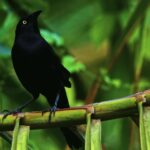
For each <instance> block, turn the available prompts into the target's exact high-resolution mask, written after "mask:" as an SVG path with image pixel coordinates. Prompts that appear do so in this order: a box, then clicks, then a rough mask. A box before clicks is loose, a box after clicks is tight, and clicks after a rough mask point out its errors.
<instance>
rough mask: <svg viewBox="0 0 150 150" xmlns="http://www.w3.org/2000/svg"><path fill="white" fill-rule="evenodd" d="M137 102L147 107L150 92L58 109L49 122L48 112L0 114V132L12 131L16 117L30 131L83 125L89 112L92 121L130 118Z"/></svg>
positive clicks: (135, 111)
mask: <svg viewBox="0 0 150 150" xmlns="http://www.w3.org/2000/svg"><path fill="white" fill-rule="evenodd" d="M139 101H145V103H144V105H149V104H150V90H146V91H144V92H140V93H136V94H134V95H131V96H127V97H124V98H119V99H114V100H109V101H105V102H100V103H94V104H90V105H85V106H82V107H74V108H68V109H60V110H57V111H56V112H55V114H51V117H50V120H49V115H50V112H46V113H44V114H43V115H42V112H40V111H39V112H24V113H18V114H16V115H8V116H7V117H6V118H5V119H2V118H3V116H4V114H0V131H7V130H13V128H14V126H15V120H16V118H17V117H20V125H26V126H30V128H31V129H41V128H48V127H59V126H70V125H77V124H84V123H86V116H87V113H89V112H90V113H91V114H92V115H91V117H92V119H101V120H110V119H114V118H120V117H127V116H132V115H135V114H138V107H137V103H138V102H139Z"/></svg>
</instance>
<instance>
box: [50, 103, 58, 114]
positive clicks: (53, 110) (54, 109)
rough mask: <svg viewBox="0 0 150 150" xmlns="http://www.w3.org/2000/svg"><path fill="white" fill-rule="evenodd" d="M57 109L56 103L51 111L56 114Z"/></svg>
mask: <svg viewBox="0 0 150 150" xmlns="http://www.w3.org/2000/svg"><path fill="white" fill-rule="evenodd" d="M56 110H57V106H56V105H54V106H53V107H52V108H50V112H51V113H54V114H55V112H56Z"/></svg>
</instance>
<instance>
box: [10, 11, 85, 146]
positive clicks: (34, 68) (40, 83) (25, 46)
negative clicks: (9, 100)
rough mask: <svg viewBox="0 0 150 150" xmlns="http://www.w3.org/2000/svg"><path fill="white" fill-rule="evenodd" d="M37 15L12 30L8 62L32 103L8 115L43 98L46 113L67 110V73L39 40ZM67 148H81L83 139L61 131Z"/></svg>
mask: <svg viewBox="0 0 150 150" xmlns="http://www.w3.org/2000/svg"><path fill="white" fill-rule="evenodd" d="M40 13H41V11H37V12H34V13H32V14H31V15H29V16H27V17H24V18H22V19H21V20H20V21H19V23H18V25H17V28H16V35H15V41H14V45H13V48H12V61H13V66H14V69H15V71H16V74H17V76H18V78H19V80H20V81H21V83H22V85H23V86H24V87H25V88H26V89H27V91H28V92H29V93H31V95H32V97H33V98H32V99H31V100H30V101H27V102H26V103H25V104H23V105H22V106H20V107H19V108H17V109H16V110H14V111H12V112H8V113H14V112H18V111H21V110H22V109H23V108H24V107H26V106H27V105H29V104H30V103H31V102H33V101H34V100H36V99H37V98H38V96H39V94H43V95H44V96H45V97H46V99H47V101H48V103H49V105H50V106H51V108H50V111H55V110H56V108H68V107H69V102H68V99H67V96H66V92H65V88H64V87H71V83H70V81H69V77H70V72H69V71H68V70H67V69H66V68H65V67H64V66H63V65H62V64H61V62H60V59H59V57H58V56H57V55H56V53H55V52H54V50H53V48H52V47H51V46H50V45H49V44H48V43H47V42H46V41H45V40H44V38H43V37H42V36H41V34H40V31H39V28H38V22H37V18H38V16H39V14H40ZM61 130H62V132H63V134H64V136H65V138H66V141H67V143H68V145H69V146H70V147H71V148H73V147H74V148H80V147H82V146H83V139H82V137H81V136H80V135H79V134H76V133H74V132H73V131H72V130H71V129H69V128H66V127H62V128H61Z"/></svg>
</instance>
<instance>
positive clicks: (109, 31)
mask: <svg viewBox="0 0 150 150" xmlns="http://www.w3.org/2000/svg"><path fill="white" fill-rule="evenodd" d="M149 3H150V2H149V1H148V0H143V1H139V0H134V1H129V0H126V1H124V0H114V1H111V0H108V1H104V0H93V1H90V0H82V1H81V0H76V1H67V0H57V1H53V0H47V1H40V0H36V1H35V0H33V1H29V0H24V1H21V0H14V1H5V0H1V1H0V91H1V92H0V109H1V110H3V109H13V108H15V107H17V106H18V105H20V104H21V103H23V101H25V100H28V99H29V98H30V95H29V93H27V92H26V90H25V89H24V88H23V87H22V85H21V84H20V82H19V81H18V79H17V77H16V74H15V72H14V70H13V67H12V62H11V57H10V53H11V47H12V45H13V42H14V35H15V27H16V24H17V22H18V20H19V18H20V17H22V16H24V15H27V14H30V13H32V12H33V11H35V10H39V9H40V10H43V13H42V14H41V16H40V18H39V26H40V29H41V34H42V35H43V37H44V38H45V39H46V40H47V41H48V42H49V43H50V44H51V45H52V46H53V47H55V50H56V52H57V53H58V54H59V55H60V57H61V59H62V62H63V64H64V65H65V66H66V67H67V68H68V69H69V70H70V71H71V73H72V78H71V82H72V85H73V86H72V88H71V89H67V95H68V97H69V101H70V104H71V105H72V106H77V105H83V104H85V103H87V101H86V100H85V99H86V96H87V95H88V94H89V93H90V92H91V90H93V89H94V88H95V86H92V85H93V82H94V81H95V78H97V77H98V78H99V79H100V81H99V88H98V90H97V91H96V94H95V95H94V98H92V99H91V101H90V102H92V103H93V102H95V101H100V100H108V99H112V98H118V97H123V96H126V95H130V94H131V93H135V92H137V91H141V90H145V89H148V88H149V87H150V72H149V70H148V68H149V64H150V52H149V49H150V42H149V40H150V9H149V7H148V6H149ZM91 86H92V88H93V89H91ZM90 89H91V90H90ZM46 107H48V104H47V102H46V100H45V98H44V97H43V96H40V98H39V99H38V100H37V101H36V102H35V103H34V104H33V105H32V106H30V108H28V109H27V110H29V111H31V110H41V109H44V108H46ZM60 135H61V133H60V132H59V130H58V129H49V130H40V131H31V134H30V143H31V145H32V149H36V150H41V149H42V150H47V149H52V150H60V149H61V150H62V149H65V145H66V143H65V140H64V138H63V136H62V135H61V136H60ZM58 137H59V138H58ZM41 143H42V144H41ZM102 144H103V149H106V150H107V149H109V150H116V149H122V150H127V149H129V150H139V149H140V146H139V135H138V129H137V127H136V126H135V125H134V123H132V122H131V120H130V119H128V118H126V119H117V120H113V121H106V122H103V123H102ZM0 147H3V148H2V149H3V150H8V149H10V145H8V144H7V143H6V142H5V141H4V140H2V139H1V138H0ZM62 147H64V148H62ZM0 149H1V148H0Z"/></svg>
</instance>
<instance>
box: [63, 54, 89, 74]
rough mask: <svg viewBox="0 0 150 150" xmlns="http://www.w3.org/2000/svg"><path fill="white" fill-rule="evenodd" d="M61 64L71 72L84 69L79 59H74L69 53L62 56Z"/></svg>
mask: <svg viewBox="0 0 150 150" xmlns="http://www.w3.org/2000/svg"><path fill="white" fill-rule="evenodd" d="M62 62H63V65H64V66H65V67H66V68H67V69H68V70H69V71H70V72H71V73H74V72H80V71H84V70H85V69H86V67H85V65H84V64H83V63H81V62H80V61H78V60H76V59H75V58H74V57H72V56H71V55H66V56H64V57H63V60H62Z"/></svg>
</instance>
